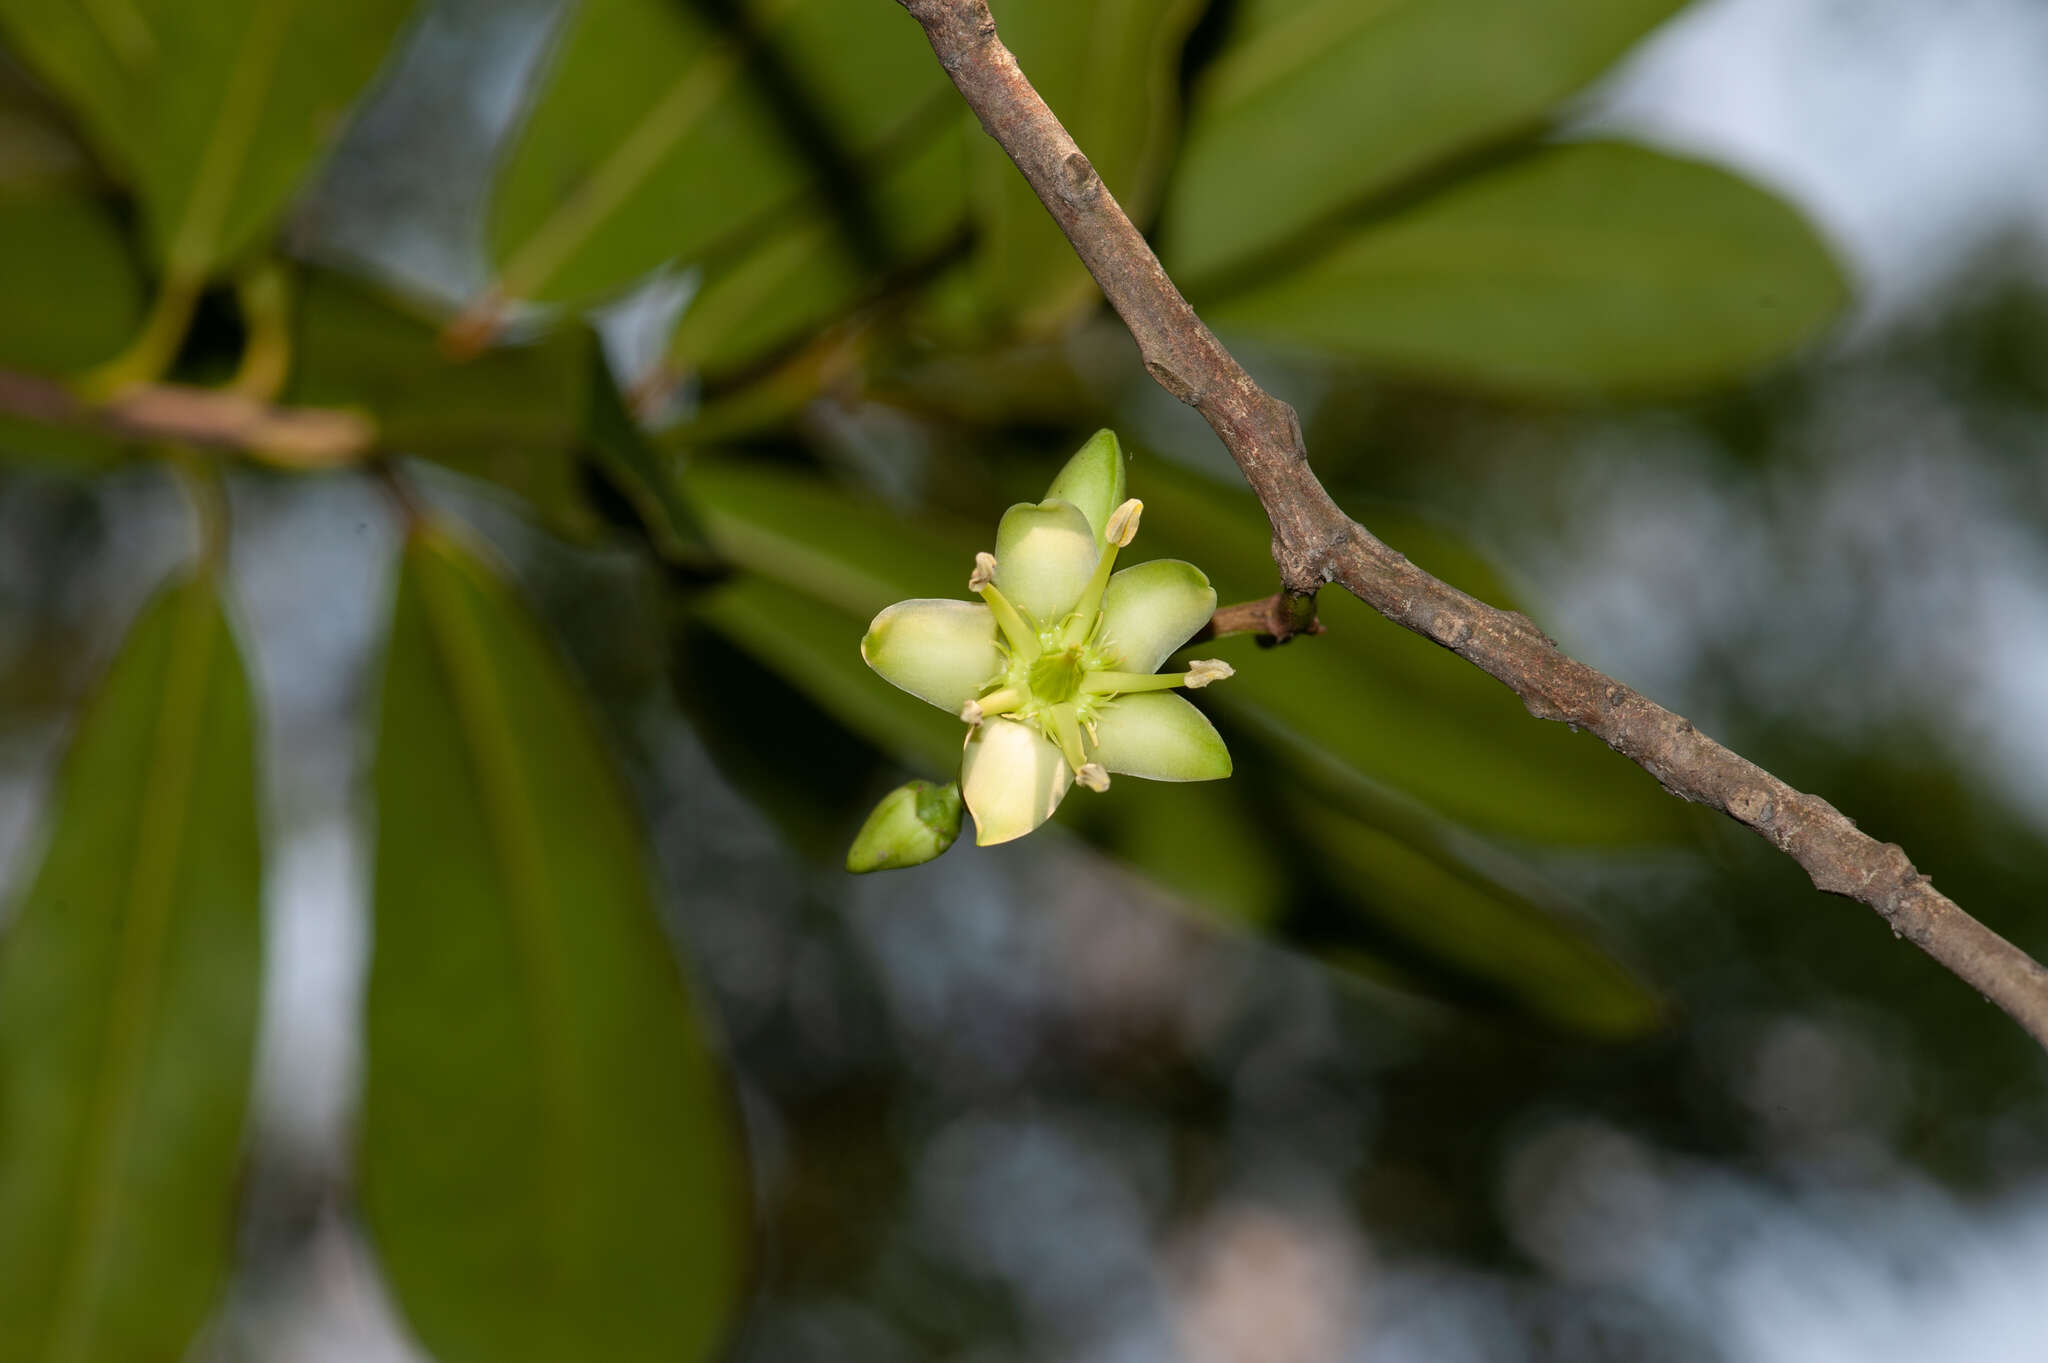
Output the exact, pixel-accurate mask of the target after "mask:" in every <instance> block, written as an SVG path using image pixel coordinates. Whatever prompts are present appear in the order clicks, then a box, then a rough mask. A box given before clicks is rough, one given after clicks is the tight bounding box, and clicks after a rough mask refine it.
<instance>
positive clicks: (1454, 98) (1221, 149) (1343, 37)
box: [1163, 0, 1684, 294]
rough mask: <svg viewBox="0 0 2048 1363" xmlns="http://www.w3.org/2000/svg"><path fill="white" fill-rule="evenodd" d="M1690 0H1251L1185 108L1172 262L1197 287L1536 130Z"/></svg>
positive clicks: (1172, 200) (1174, 187)
mask: <svg viewBox="0 0 2048 1363" xmlns="http://www.w3.org/2000/svg"><path fill="white" fill-rule="evenodd" d="M1683 4H1684V0H1371V2H1370V3H1361V2H1360V0H1245V3H1243V4H1242V5H1240V6H1239V11H1238V13H1237V15H1236V17H1235V21H1234V26H1233V28H1232V30H1231V36H1230V40H1229V43H1228V45H1227V46H1226V47H1225V48H1224V50H1223V52H1222V53H1221V55H1219V56H1218V57H1217V59H1216V61H1215V62H1214V64H1213V65H1211V66H1210V67H1209V69H1208V70H1207V71H1205V72H1204V73H1203V75H1202V78H1201V80H1200V82H1199V83H1198V84H1197V86H1196V88H1195V91H1194V93H1193V96H1192V98H1191V101H1190V107H1189V111H1188V129H1187V138H1186V141H1185V143H1184V145H1183V147H1182V150H1181V155H1180V160H1179V163H1178V164H1177V166H1176V167H1175V170H1174V177H1173V182H1172V184H1171V185H1170V186H1169V188H1168V191H1167V205H1166V226H1165V229H1164V232H1165V249H1164V251H1163V255H1164V257H1165V260H1166V264H1167V268H1168V269H1170V270H1172V271H1173V273H1174V277H1175V278H1176V279H1178V280H1179V281H1180V283H1181V285H1182V287H1183V288H1187V289H1189V290H1190V293H1191V294H1192V293H1193V292H1195V291H1197V290H1200V289H1201V288H1203V287H1204V286H1206V285H1208V284H1209V283H1210V282H1211V281H1212V280H1214V279H1215V278H1216V277H1217V276H1218V275H1219V274H1220V273H1222V272H1223V271H1225V270H1227V269H1229V268H1230V267H1232V266H1235V265H1238V264H1241V263H1243V262H1245V261H1246V259H1247V258H1248V257H1250V256H1253V255H1255V254H1257V253H1260V252H1269V251H1275V250H1276V249H1277V248H1280V247H1282V246H1283V245H1285V244H1286V243H1288V242H1289V241H1290V240H1291V239H1293V238H1295V237H1296V236H1298V235H1299V234H1300V233H1301V232H1302V231H1303V230H1304V229H1306V228H1310V227H1312V226H1314V225H1316V224H1318V223H1321V222H1323V221H1326V220H1328V219H1330V218H1331V217H1333V216H1334V215H1336V214H1338V213H1340V212H1341V211H1342V210H1344V209H1346V208H1348V207H1351V206H1354V205H1356V204H1358V203H1359V202H1361V201H1362V200H1363V199H1365V198H1366V197H1367V196H1369V195H1371V194H1373V193H1375V192H1378V191H1382V190H1386V189H1388V188H1390V187H1392V186H1394V185H1397V184H1399V183H1401V182H1403V181H1405V180H1408V179H1410V178H1412V177H1415V176H1416V175H1418V174H1419V173H1421V172H1423V171H1426V170H1429V169H1431V168H1432V167H1434V166H1436V165H1438V164H1440V163H1441V162H1443V161H1444V160H1445V159H1446V158H1448V157H1450V156H1453V155H1455V154H1457V153H1459V152H1463V151H1467V150H1470V149H1472V148H1474V147H1476V146H1479V145H1482V144H1484V143H1487V142H1490V141H1495V140H1498V139H1500V138H1502V137H1505V136H1509V135H1512V134H1517V133H1522V132H1527V131H1531V130H1534V129H1536V128H1538V127H1540V126H1541V120H1542V119H1543V118H1545V117H1546V116H1547V115H1548V114H1550V112H1551V110H1552V106H1554V105H1555V104H1556V103H1557V102H1558V101H1559V100H1561V99H1563V98H1564V97H1565V96H1566V95H1568V94H1570V93H1571V92H1572V91H1574V90H1576V89H1578V88H1579V87H1580V86H1582V85H1584V84H1585V83H1586V82H1587V81H1589V80H1591V79H1592V78H1593V77H1594V76H1596V75H1598V74H1599V73H1600V72H1601V71H1602V70H1604V69H1605V68H1606V67H1607V66H1608V65H1609V64H1610V63H1611V62H1613V61H1614V59H1615V58H1617V57H1619V56H1620V55H1621V54H1622V53H1623V52H1624V51H1626V50H1627V49H1628V47H1629V45H1630V44H1632V43H1634V42H1635V41H1636V40H1637V39H1638V38H1640V37H1642V36H1643V35H1644V34H1645V33H1648V32H1649V31H1650V30H1651V29H1653V28H1655V27H1656V26H1657V25H1658V24H1660V23H1662V22H1663V21H1664V20H1665V19H1666V18H1668V17H1669V16H1670V15H1671V14H1673V13H1674V12H1676V11H1677V10H1678V9H1680V8H1681V7H1682V6H1683Z"/></svg>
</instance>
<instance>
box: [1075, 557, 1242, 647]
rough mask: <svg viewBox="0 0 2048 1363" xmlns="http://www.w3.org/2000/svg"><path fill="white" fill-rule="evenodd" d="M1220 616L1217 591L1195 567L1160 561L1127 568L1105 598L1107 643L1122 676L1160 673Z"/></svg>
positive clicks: (1104, 635) (1174, 560)
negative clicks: (1175, 653) (1179, 650)
mask: <svg viewBox="0 0 2048 1363" xmlns="http://www.w3.org/2000/svg"><path fill="white" fill-rule="evenodd" d="M1215 613H1216V589H1215V588H1214V587H1211V586H1210V585H1209V579H1208V578H1206V577H1204V576H1203V575H1202V570H1201V569H1200V568H1197V567H1196V566H1195V565H1194V564H1192V563H1183V562H1181V561H1180V560H1179V559H1177V558H1159V559H1154V560H1152V561H1151V562H1150V563H1140V564H1138V565H1137V566H1136V567H1135V568H1125V569H1124V570H1122V571H1121V572H1119V573H1116V574H1115V575H1114V576H1112V577H1111V578H1110V579H1109V587H1108V589H1107V590H1106V591H1104V592H1103V594H1102V639H1103V641H1104V642H1105V643H1107V644H1108V645H1110V647H1111V649H1112V651H1114V653H1115V654H1116V657H1117V670H1119V671H1123V672H1157V671H1158V670H1159V664H1161V663H1163V662H1165V661H1166V659H1167V657H1168V655H1170V654H1171V653H1172V652H1173V651H1174V650H1175V649H1177V648H1179V647H1180V646H1181V645H1182V644H1184V643H1186V642H1187V641H1188V637H1189V636H1190V635H1192V634H1193V633H1194V632H1195V631H1196V630H1198V629H1200V628H1201V627H1202V626H1203V625H1205V624H1207V623H1208V621H1209V617H1210V616H1211V615H1213V614H1215Z"/></svg>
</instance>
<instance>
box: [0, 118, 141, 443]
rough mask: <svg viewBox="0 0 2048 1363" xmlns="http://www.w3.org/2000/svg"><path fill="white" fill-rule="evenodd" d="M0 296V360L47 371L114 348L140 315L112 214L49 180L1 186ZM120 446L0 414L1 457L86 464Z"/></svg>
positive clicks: (0, 133)
mask: <svg viewBox="0 0 2048 1363" xmlns="http://www.w3.org/2000/svg"><path fill="white" fill-rule="evenodd" d="M5 134H6V129H5V127H4V126H0V138H4V136H5ZM4 154H5V153H4V145H0V155H4ZM0 298H4V299H6V300H7V301H6V304H5V306H0V365H4V366H13V367H19V368H21V369H27V370H31V371H36V372H38V373H40V374H41V375H44V376H48V377H54V376H56V375H60V374H73V373H76V372H78V371H80V370H84V369H87V368H89V367H90V366H92V365H93V364H95V363H97V362H99V361H101V360H104V359H106V358H107V357H109V356H111V355H113V354H114V353H115V352H116V351H118V350H119V349H120V348H121V346H122V345H123V344H124V343H126V342H127V340H128V338H129V337H130V336H132V335H134V333H135V328H136V326H137V325H138V324H139V322H140V319H141V316H142V280H141V277H140V275H139V273H138V271H137V269H136V262H135V258H134V256H133V255H132V254H130V252H129V249H128V243H127V241H126V240H125V238H124V236H123V234H122V232H121V230H120V228H119V226H118V225H117V224H116V223H115V222H114V219H113V215H112V214H111V213H110V212H109V211H108V209H107V206H106V205H105V204H104V203H102V202H100V201H99V200H97V199H96V198H94V197H93V196H91V195H90V194H87V193H86V192H84V191H83V190H79V189H64V188H62V187H60V186H58V185H56V184H50V185H46V186H40V187H26V188H21V189H16V190H7V189H0ZM122 450H123V446H122V443H121V442H120V441H118V440H115V439H112V438H111V437H108V436H105V435H102V434H100V433H98V432H96V431H87V430H83V429H78V428H74V427H63V426H49V425H44V424H42V423H40V422H36V421H31V420H28V419H27V418H25V417H20V416H15V415H12V414H9V413H0V458H14V459H34V460H39V461H49V462H52V463H57V464H68V465H72V466H76V467H93V466H97V465H104V464H108V463H112V462H113V461H115V460H117V459H119V458H120V457H121V454H122Z"/></svg>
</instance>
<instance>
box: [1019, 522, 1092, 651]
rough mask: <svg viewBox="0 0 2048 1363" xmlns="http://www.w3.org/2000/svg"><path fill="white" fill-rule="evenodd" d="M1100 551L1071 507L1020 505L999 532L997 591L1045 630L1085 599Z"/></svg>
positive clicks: (1085, 525)
mask: <svg viewBox="0 0 2048 1363" xmlns="http://www.w3.org/2000/svg"><path fill="white" fill-rule="evenodd" d="M1100 554H1101V551H1100V549H1099V548H1098V547H1097V545H1096V542H1095V531H1094V529H1093V528H1092V527H1091V526H1090V525H1089V524H1088V518H1087V517H1086V516H1084V515H1082V514H1081V509H1080V508H1079V507H1077V506H1075V505H1074V504H1073V503H1072V502H1066V501H1058V500H1054V501H1046V502H1040V503H1038V504H1037V505H1036V506H1034V505H1032V504H1031V503H1030V502H1019V503H1017V505H1015V506H1013V507H1011V508H1010V509H1009V510H1008V511H1006V512H1004V513H1003V523H1002V524H1001V525H999V526H997V527H996V586H998V587H1000V588H1002V591H1003V595H1005V596H1007V597H1009V598H1010V600H1011V602H1012V603H1013V604H1015V605H1016V607H1017V608H1018V609H1019V610H1021V611H1023V612H1024V613H1025V614H1026V615H1028V616H1030V617H1031V622H1032V623H1033V624H1035V625H1037V626H1038V627H1039V628H1041V629H1044V628H1047V627H1049V626H1052V625H1056V624H1058V623H1059V621H1060V618H1061V617H1062V616H1064V615H1065V614H1066V613H1067V612H1068V611H1071V610H1072V609H1073V608H1074V603H1075V602H1077V601H1079V600H1080V599H1081V590H1082V588H1084V587H1086V586H1087V585H1088V576H1089V574H1090V573H1093V572H1094V571H1095V560H1096V559H1097V558H1098V557H1100Z"/></svg>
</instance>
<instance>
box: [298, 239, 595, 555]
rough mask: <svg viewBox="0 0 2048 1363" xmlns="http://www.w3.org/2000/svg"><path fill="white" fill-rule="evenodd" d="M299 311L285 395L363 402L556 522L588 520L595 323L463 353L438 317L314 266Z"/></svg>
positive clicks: (409, 447)
mask: <svg viewBox="0 0 2048 1363" xmlns="http://www.w3.org/2000/svg"><path fill="white" fill-rule="evenodd" d="M294 316H295V322H296V333H295V341H294V344H293V356H294V362H293V367H292V378H291V383H290V385H289V386H288V388H287V389H286V393H285V400H286V401H288V402H293V403H304V404H308V405H312V406H338V407H360V408H363V409H365V410H366V411H368V412H369V414H370V415H371V416H372V417H374V418H375V419H376V422H377V428H378V432H379V436H380V438H381V440H382V441H383V442H384V443H385V444H386V445H388V446H389V447H390V448H392V449H393V450H396V451H397V452H399V453H401V454H409V455H416V456H418V457H420V458H424V459H431V460H433V461H434V462H436V463H439V464H444V465H446V466H448V467H449V468H452V469H455V470H457V471H458V472H461V473H466V474H469V475H470V476H472V477H476V478H483V479H487V480H489V481H491V482H493V483H496V484H498V485H499V486H501V487H503V488H505V489H507V490H508V491H510V492H513V493H515V494H516V495H518V496H520V497H521V498H523V499H525V500H526V501H527V502H528V503H530V504H532V505H533V506H534V507H535V508H536V510H538V511H539V512H540V513H541V515H542V516H543V517H544V518H545V519H547V520H548V521H549V522H550V523H551V524H553V525H554V526H556V527H557V528H559V529H562V530H565V531H568V532H570V533H580V532H583V531H585V530H587V529H588V528H589V526H590V524H591V518H590V513H589V508H588V507H587V506H586V505H585V503H584V500H583V493H582V488H581V486H580V484H579V482H578V480H577V471H576V451H577V448H578V446H579V445H581V443H582V442H583V439H584V423H585V419H586V416H587V414H588V406H589V403H590V400H591V399H590V392H589V388H590V382H591V375H592V372H593V369H592V365H593V359H592V352H593V351H594V350H595V348H596V342H595V339H594V338H593V337H592V336H591V335H590V334H589V333H588V332H587V331H581V330H574V329H570V330H564V331H562V332H560V333H557V334H552V335H550V336H547V337H545V338H543V339H541V340H539V341H536V342H533V343H531V344H524V345H501V346H495V347H492V348H491V349H489V350H486V351H484V352H483V353H482V354H480V355H478V356H476V357H475V358H474V359H470V360H467V361H461V362H458V361H456V360H452V359H450V358H449V357H448V356H447V355H446V354H445V353H444V352H443V351H442V349H441V347H440V345H439V344H438V342H437V340H436V328H435V326H434V325H433V323H431V322H429V321H427V320H425V319H424V318H423V317H419V316H415V315H413V314H411V313H410V312H408V311H407V310H406V309H405V308H404V307H403V306H402V305H401V304H399V303H398V302H396V301H394V300H392V299H391V298H389V297H388V296H387V295H384V294H382V293H380V292H379V291H377V290H375V289H373V288H370V287H368V286H366V285H363V284H360V283H357V282H355V281H353V280H350V279H347V278H345V277H343V276H341V275H337V274H332V273H327V272H320V271H315V272H311V273H309V274H308V275H307V276H306V278H305V282H304V287H303V289H302V290H301V293H300V297H299V300H298V306H297V309H296V312H295V314H294Z"/></svg>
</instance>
